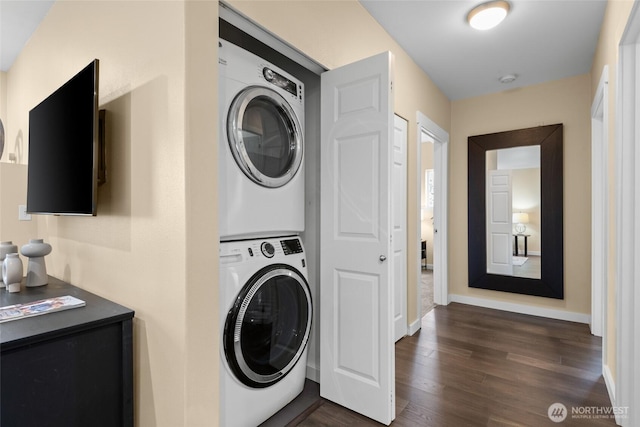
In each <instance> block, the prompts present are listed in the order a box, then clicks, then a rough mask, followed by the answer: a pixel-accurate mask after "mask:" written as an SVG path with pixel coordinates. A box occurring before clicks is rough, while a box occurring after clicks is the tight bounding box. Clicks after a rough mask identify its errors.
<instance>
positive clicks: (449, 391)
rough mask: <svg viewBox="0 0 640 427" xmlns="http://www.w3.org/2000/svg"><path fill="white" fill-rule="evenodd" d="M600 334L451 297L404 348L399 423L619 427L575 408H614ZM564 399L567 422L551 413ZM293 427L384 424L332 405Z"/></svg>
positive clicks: (399, 365) (399, 353)
mask: <svg viewBox="0 0 640 427" xmlns="http://www.w3.org/2000/svg"><path fill="white" fill-rule="evenodd" d="M600 357H601V340H600V338H597V337H594V336H592V335H591V334H590V332H589V328H588V326H587V325H583V324H578V323H570V322H563V321H557V320H550V319H545V318H540V317H533V316H526V315H520V314H514V313H508V312H504V311H497V310H490V309H485V308H480V307H474V306H468V305H463V304H456V303H452V304H450V305H449V306H447V307H443V306H437V307H436V308H435V309H433V310H431V312H429V313H428V314H427V315H426V316H425V317H424V319H423V321H422V330H421V331H419V332H418V333H417V334H416V335H414V336H412V337H405V338H403V339H402V340H400V341H399V342H398V343H397V344H396V419H395V421H394V422H393V424H392V425H393V426H438V427H439V426H452V427H458V426H535V427H538V426H547V425H548V426H557V425H561V426H604V425H609V426H614V425H615V422H614V420H613V419H612V418H606V419H605V418H595V417H594V418H584V417H583V418H578V416H573V415H572V408H573V407H575V408H576V410H577V409H578V408H582V407H597V408H606V407H610V405H611V403H610V400H609V396H608V394H607V390H606V387H605V384H604V380H603V379H602V376H601V374H600ZM556 402H559V403H562V404H564V405H565V407H566V408H567V411H568V416H567V418H566V419H565V420H564V421H563V422H562V423H554V422H552V421H551V420H550V419H549V417H548V415H547V414H548V409H549V406H550V405H552V404H553V403H556ZM295 425H299V426H305V427H312V426H354V425H357V426H375V425H380V424H378V423H375V422H373V421H371V420H370V419H368V418H366V417H363V416H361V415H359V414H356V413H354V412H351V411H349V410H347V409H345V408H343V407H341V406H338V405H336V404H334V403H332V402H328V401H324V402H323V403H322V404H320V406H319V407H318V408H317V409H315V410H314V411H313V412H311V413H310V414H309V415H308V416H306V418H304V419H303V420H302V421H300V418H299V419H298V420H296V423H295Z"/></svg>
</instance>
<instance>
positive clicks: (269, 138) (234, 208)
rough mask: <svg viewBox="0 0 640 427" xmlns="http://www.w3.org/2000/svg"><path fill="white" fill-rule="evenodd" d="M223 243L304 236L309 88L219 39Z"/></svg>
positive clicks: (221, 222) (220, 199)
mask: <svg viewBox="0 0 640 427" xmlns="http://www.w3.org/2000/svg"><path fill="white" fill-rule="evenodd" d="M219 52H220V56H219V61H218V64H219V65H218V70H219V77H218V80H219V88H218V90H219V94H218V99H219V108H220V111H219V116H220V124H219V129H220V134H219V144H218V145H219V151H218V168H219V169H218V170H219V172H218V179H219V183H218V200H219V202H218V203H219V206H220V211H219V231H220V239H221V240H235V239H242V238H254V237H265V236H282V235H286V234H291V233H299V232H302V231H304V170H303V169H304V168H303V164H304V162H303V155H304V137H303V135H304V127H303V122H304V85H303V84H302V82H300V81H299V80H297V79H295V78H294V77H293V76H291V75H290V74H288V73H286V72H285V71H283V70H281V69H279V68H278V67H276V66H274V65H273V64H270V63H268V62H267V61H265V60H264V59H262V58H260V57H258V56H256V55H254V54H253V53H250V52H248V51H246V50H244V49H242V48H240V47H238V46H236V45H234V44H232V43H230V42H228V41H226V40H220V41H219Z"/></svg>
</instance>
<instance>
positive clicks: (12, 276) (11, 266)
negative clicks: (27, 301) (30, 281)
mask: <svg viewBox="0 0 640 427" xmlns="http://www.w3.org/2000/svg"><path fill="white" fill-rule="evenodd" d="M2 280H3V281H4V283H5V286H6V287H7V290H8V291H9V292H20V283H21V282H22V260H21V259H20V256H19V255H18V254H17V253H12V254H7V256H6V257H5V259H4V262H3V263H2Z"/></svg>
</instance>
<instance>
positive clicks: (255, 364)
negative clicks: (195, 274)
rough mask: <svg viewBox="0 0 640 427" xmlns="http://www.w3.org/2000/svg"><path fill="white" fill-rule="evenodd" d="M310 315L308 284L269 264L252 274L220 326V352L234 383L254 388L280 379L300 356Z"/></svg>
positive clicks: (290, 271)
mask: <svg viewBox="0 0 640 427" xmlns="http://www.w3.org/2000/svg"><path fill="white" fill-rule="evenodd" d="M311 315H312V305H311V293H310V291H309V285H308V284H307V281H306V280H305V279H304V277H302V275H301V274H300V273H299V272H298V271H297V270H296V269H295V268H293V267H291V266H288V265H284V264H274V265H271V266H268V267H265V268H263V269H262V270H260V271H259V272H258V273H256V274H255V275H254V276H253V277H252V278H251V279H250V280H249V282H247V284H246V285H245V286H244V287H243V288H242V291H241V292H240V294H239V295H238V297H237V298H236V301H235V303H234V305H233V307H232V308H231V310H229V313H228V315H227V319H226V322H225V327H224V337H223V340H224V352H225V356H226V359H227V362H228V364H229V366H230V367H231V370H232V371H233V373H234V374H235V376H236V378H238V380H240V381H241V382H242V383H243V384H245V385H247V386H250V387H254V388H263V387H268V386H270V385H272V384H275V383H276V382H278V381H280V380H281V379H282V378H284V377H285V375H287V373H288V372H289V371H290V370H291V369H292V368H293V367H294V366H295V364H296V363H297V362H298V359H300V356H302V353H303V352H304V349H305V347H306V345H307V341H308V340H309V333H310V331H311Z"/></svg>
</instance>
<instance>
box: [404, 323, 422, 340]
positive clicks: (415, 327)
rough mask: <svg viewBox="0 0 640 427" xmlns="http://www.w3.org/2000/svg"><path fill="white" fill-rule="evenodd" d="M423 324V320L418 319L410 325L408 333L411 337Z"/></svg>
mask: <svg viewBox="0 0 640 427" xmlns="http://www.w3.org/2000/svg"><path fill="white" fill-rule="evenodd" d="M421 322H422V319H417V320H416V321H414V322H412V323H411V324H410V325H409V330H408V331H407V332H408V333H409V336H411V335H413V334H415V333H416V332H418V331H419V330H420V328H421Z"/></svg>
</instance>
